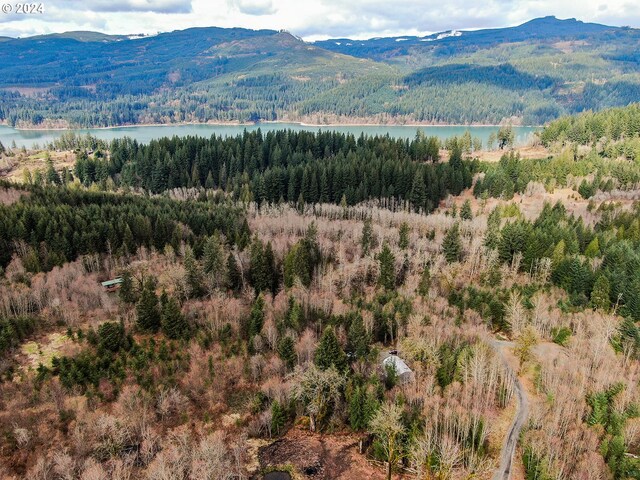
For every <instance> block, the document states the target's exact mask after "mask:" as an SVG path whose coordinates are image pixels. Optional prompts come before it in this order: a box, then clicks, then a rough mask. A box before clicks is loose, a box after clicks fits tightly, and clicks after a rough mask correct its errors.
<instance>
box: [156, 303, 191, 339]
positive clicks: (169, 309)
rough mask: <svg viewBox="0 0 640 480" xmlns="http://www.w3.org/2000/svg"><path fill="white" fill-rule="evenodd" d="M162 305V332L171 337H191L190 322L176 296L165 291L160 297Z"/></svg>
mask: <svg viewBox="0 0 640 480" xmlns="http://www.w3.org/2000/svg"><path fill="white" fill-rule="evenodd" d="M160 300H161V301H160V303H161V307H162V320H161V327H162V332H163V333H164V334H165V335H166V336H167V337H169V338H171V339H174V340H175V339H180V338H187V337H189V333H190V332H189V324H188V323H187V320H186V319H185V317H184V315H183V314H182V310H181V309H180V304H179V303H178V301H177V300H176V299H175V298H174V297H169V296H168V295H167V294H166V293H165V292H163V294H162V296H161V297H160Z"/></svg>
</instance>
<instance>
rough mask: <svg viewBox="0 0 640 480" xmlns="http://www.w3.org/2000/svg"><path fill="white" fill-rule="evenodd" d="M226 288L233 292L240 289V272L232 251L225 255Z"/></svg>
mask: <svg viewBox="0 0 640 480" xmlns="http://www.w3.org/2000/svg"><path fill="white" fill-rule="evenodd" d="M227 288H228V289H229V290H231V291H233V292H235V293H238V292H240V290H242V272H241V271H240V267H239V266H238V262H237V261H236V257H235V256H234V255H233V252H229V255H228V256H227Z"/></svg>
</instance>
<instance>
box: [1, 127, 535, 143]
mask: <svg viewBox="0 0 640 480" xmlns="http://www.w3.org/2000/svg"><path fill="white" fill-rule="evenodd" d="M258 128H260V129H261V130H262V131H263V132H268V131H270V130H282V129H291V130H296V131H298V130H306V131H312V132H316V131H318V130H323V131H326V130H335V131H338V132H343V133H352V134H354V135H356V136H359V135H360V134H361V133H364V134H366V135H386V134H389V135H390V136H392V137H395V138H413V137H414V136H415V135H416V132H417V131H418V130H420V131H422V132H424V133H425V134H426V135H427V136H430V135H435V136H437V137H440V138H441V139H445V138H449V137H452V136H454V135H462V134H463V133H464V132H465V131H467V130H468V131H469V132H470V133H471V135H472V136H473V137H478V138H480V139H481V140H482V142H483V144H486V142H487V139H488V138H489V135H490V134H491V132H497V131H498V127H476V126H469V127H468V126H442V127H440V126H428V127H416V126H387V125H366V126H356V125H341V126H322V127H318V126H306V125H300V124H296V123H262V124H259V125H207V124H194V125H162V126H158V125H148V126H146V125H145V126H135V127H118V128H87V129H77V130H71V131H74V132H76V133H79V134H85V133H90V134H91V135H95V136H96V137H98V138H101V139H103V140H112V139H114V138H120V137H125V136H127V137H131V138H135V139H136V140H138V142H141V143H148V142H149V140H152V139H155V138H160V137H166V136H173V135H178V136H185V135H198V136H201V137H209V136H211V135H213V134H216V135H224V136H229V135H237V134H240V133H242V132H243V131H244V130H245V129H246V130H248V131H252V130H257V129H258ZM538 130H540V129H539V128H538V127H514V131H515V135H516V145H523V144H525V143H527V142H528V141H529V140H530V139H531V138H532V136H533V134H534V132H536V131H538ZM66 131H69V130H16V129H15V128H12V127H7V126H3V125H0V142H2V143H3V144H4V145H5V146H7V147H9V146H11V145H12V143H13V142H15V144H16V146H18V147H22V146H25V147H27V148H31V147H34V146H40V147H42V146H45V145H46V144H47V143H49V142H51V141H53V140H54V139H56V138H58V137H60V136H61V135H62V134H63V133H64V132H66Z"/></svg>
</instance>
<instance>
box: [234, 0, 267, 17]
mask: <svg viewBox="0 0 640 480" xmlns="http://www.w3.org/2000/svg"><path fill="white" fill-rule="evenodd" d="M229 3H230V4H231V6H232V7H233V8H235V9H236V10H237V11H238V12H240V13H244V14H246V15H258V16H259V15H272V14H274V13H276V12H277V10H278V9H277V8H276V6H275V5H274V4H273V2H272V1H271V0H230V2H229Z"/></svg>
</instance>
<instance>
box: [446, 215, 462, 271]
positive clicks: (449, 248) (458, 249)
mask: <svg viewBox="0 0 640 480" xmlns="http://www.w3.org/2000/svg"><path fill="white" fill-rule="evenodd" d="M442 253H443V254H444V258H446V260H447V262H449V263H453V262H459V261H460V260H462V241H461V240H460V226H459V225H458V224H457V223H456V224H455V225H453V226H452V227H451V228H450V229H449V230H447V233H446V234H445V236H444V239H443V241H442Z"/></svg>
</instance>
